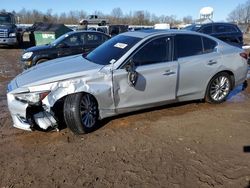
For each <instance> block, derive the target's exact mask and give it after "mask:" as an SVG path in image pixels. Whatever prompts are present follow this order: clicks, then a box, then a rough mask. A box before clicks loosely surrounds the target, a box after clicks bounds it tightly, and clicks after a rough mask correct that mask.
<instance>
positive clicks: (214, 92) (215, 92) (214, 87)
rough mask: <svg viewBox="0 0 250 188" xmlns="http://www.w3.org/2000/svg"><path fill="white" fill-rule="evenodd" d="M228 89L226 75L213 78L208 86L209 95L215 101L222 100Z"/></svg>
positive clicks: (228, 84)
mask: <svg viewBox="0 0 250 188" xmlns="http://www.w3.org/2000/svg"><path fill="white" fill-rule="evenodd" d="M229 91H230V81H229V79H228V78H227V77H226V76H220V77H218V78H216V79H215V80H213V82H212V84H211V87H210V96H211V98H212V99H213V100H215V101H221V100H224V99H225V98H226V97H227V95H228V93H229Z"/></svg>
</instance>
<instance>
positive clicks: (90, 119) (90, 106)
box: [80, 95, 97, 128]
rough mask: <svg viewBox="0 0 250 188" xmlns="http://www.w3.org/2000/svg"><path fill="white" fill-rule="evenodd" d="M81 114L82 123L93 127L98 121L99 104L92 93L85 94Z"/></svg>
mask: <svg viewBox="0 0 250 188" xmlns="http://www.w3.org/2000/svg"><path fill="white" fill-rule="evenodd" d="M80 115H81V120H82V123H83V124H84V125H85V126H86V127H88V128H91V127H93V126H94V125H95V123H96V118H97V106H96V104H95V102H94V100H93V99H92V97H91V96H90V95H84V96H83V97H82V100H81V104H80Z"/></svg>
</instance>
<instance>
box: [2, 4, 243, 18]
mask: <svg viewBox="0 0 250 188" xmlns="http://www.w3.org/2000/svg"><path fill="white" fill-rule="evenodd" d="M245 2H246V0H106V1H104V0H88V1H87V0H71V1H70V0H1V5H0V9H6V10H7V11H12V10H15V11H19V10H21V9H22V8H26V9H27V10H32V9H37V10H39V11H42V12H46V10H48V9H52V10H53V13H59V14H60V13H62V12H69V11H70V10H79V11H80V10H84V11H85V12H87V13H88V14H93V13H94V12H95V11H101V12H103V13H104V14H109V13H110V12H111V11H112V9H113V8H116V7H120V8H121V9H122V11H123V13H129V12H130V11H135V10H146V11H149V12H150V13H153V14H155V15H157V16H160V15H162V14H164V15H176V16H177V18H179V19H181V18H182V17H184V16H188V15H190V16H192V17H193V18H198V16H199V10H200V9H201V8H202V7H206V6H211V7H213V8H214V21H226V18H227V17H228V14H229V13H230V12H231V11H232V10H233V9H234V8H235V7H236V6H237V5H238V4H240V3H245Z"/></svg>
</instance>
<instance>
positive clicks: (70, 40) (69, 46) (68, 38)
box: [21, 31, 110, 69]
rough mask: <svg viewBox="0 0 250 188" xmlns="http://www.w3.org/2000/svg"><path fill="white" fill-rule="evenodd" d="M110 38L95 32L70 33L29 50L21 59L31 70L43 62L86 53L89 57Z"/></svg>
mask: <svg viewBox="0 0 250 188" xmlns="http://www.w3.org/2000/svg"><path fill="white" fill-rule="evenodd" d="M108 39H110V36H108V35H106V34H104V33H101V32H94V31H72V32H68V33H66V34H64V35H62V36H61V37H59V38H58V39H56V40H54V41H53V42H52V43H50V44H47V45H40V46H34V47H31V48H28V49H26V50H25V51H24V53H23V55H22V57H21V63H22V64H23V66H24V68H25V69H27V68H30V67H32V66H34V65H37V64H40V63H42V62H45V61H48V60H51V59H55V58H58V57H64V56H70V55H75V54H80V53H84V54H85V55H87V54H88V53H89V52H90V51H92V50H93V49H95V48H96V47H97V46H99V45H100V44H102V43H103V42H105V41H107V40H108Z"/></svg>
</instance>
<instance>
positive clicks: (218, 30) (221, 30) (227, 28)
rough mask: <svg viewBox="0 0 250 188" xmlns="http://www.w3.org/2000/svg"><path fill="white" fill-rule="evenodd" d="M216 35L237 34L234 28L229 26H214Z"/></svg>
mask: <svg viewBox="0 0 250 188" xmlns="http://www.w3.org/2000/svg"><path fill="white" fill-rule="evenodd" d="M215 32H216V33H230V32H237V30H236V29H235V27H233V26H230V25H216V26H215Z"/></svg>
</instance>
